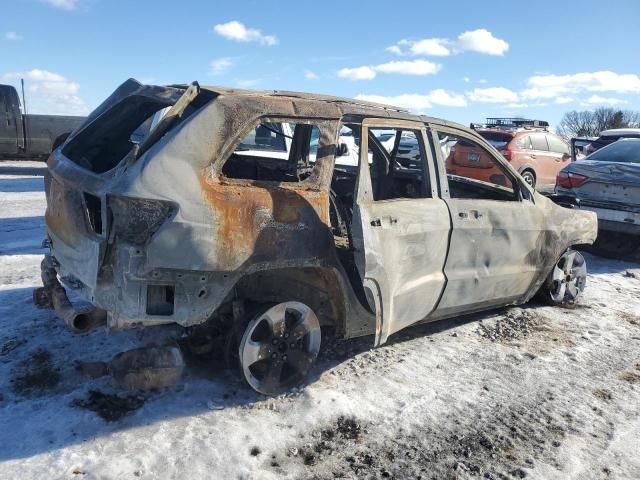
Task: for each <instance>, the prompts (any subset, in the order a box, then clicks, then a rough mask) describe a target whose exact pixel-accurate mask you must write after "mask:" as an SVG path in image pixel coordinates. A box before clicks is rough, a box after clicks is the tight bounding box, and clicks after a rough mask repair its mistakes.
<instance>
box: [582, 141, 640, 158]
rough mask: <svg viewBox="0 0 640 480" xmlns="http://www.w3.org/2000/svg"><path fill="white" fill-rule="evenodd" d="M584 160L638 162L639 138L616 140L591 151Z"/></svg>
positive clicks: (639, 156) (639, 151)
mask: <svg viewBox="0 0 640 480" xmlns="http://www.w3.org/2000/svg"><path fill="white" fill-rule="evenodd" d="M585 160H594V161H598V162H616V163H640V139H635V138H634V139H626V140H618V141H617V142H614V143H611V144H609V145H607V146H606V147H602V148H601V149H600V150H597V151H596V152H594V153H592V154H591V155H589V156H588V157H586V158H585Z"/></svg>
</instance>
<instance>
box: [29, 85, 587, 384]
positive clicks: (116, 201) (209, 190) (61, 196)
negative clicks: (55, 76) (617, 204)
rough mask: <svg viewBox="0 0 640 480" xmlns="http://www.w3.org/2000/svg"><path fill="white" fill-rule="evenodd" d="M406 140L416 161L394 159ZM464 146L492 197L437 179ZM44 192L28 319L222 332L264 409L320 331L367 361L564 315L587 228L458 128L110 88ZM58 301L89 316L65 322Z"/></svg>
mask: <svg viewBox="0 0 640 480" xmlns="http://www.w3.org/2000/svg"><path fill="white" fill-rule="evenodd" d="M160 111H163V114H162V115H161V116H158V115H156V113H157V112H160ZM145 122H147V123H146V125H147V126H150V128H147V130H146V133H145V134H144V135H143V136H142V137H136V139H135V141H132V137H131V134H132V132H134V131H139V127H140V125H143V124H145ZM283 124H287V125H288V126H289V128H287V132H289V134H286V133H285V131H284V129H282V128H280V126H281V125H283ZM376 132H378V135H379V136H380V135H381V134H380V133H379V132H385V134H388V133H391V134H392V135H393V136H394V138H395V140H394V141H393V145H392V146H391V147H390V148H385V146H384V145H382V143H381V140H380V139H379V138H378V136H376ZM341 137H343V138H346V137H349V138H351V139H352V140H353V141H352V142H351V143H350V147H349V148H350V149H352V150H353V149H355V150H356V152H357V155H356V157H355V158H356V159H359V161H358V164H357V165H356V168H352V167H351V166H349V165H340V162H338V161H336V157H338V156H339V155H343V154H345V148H344V147H343V145H342V144H341V142H340V140H339V139H340V138H341ZM408 139H410V140H411V141H415V142H416V145H417V150H416V152H417V153H416V155H414V156H413V158H412V162H410V163H406V162H399V161H398V160H397V159H398V155H399V149H400V148H399V146H400V145H401V142H407V141H408ZM462 144H464V145H469V144H471V145H475V146H476V147H477V148H478V149H481V150H482V151H483V152H484V154H486V158H487V159H488V160H489V161H491V162H493V164H494V165H495V167H496V169H498V170H499V171H500V172H501V175H502V177H503V178H502V179H501V180H500V182H499V183H494V182H492V181H491V180H490V179H488V180H486V181H481V180H477V179H475V178H471V177H463V176H455V175H447V173H446V171H445V161H446V159H447V157H448V153H449V151H450V150H451V149H455V148H457V147H458V146H459V145H462ZM283 152H286V154H283ZM45 186H46V198H47V211H46V217H45V218H46V226H47V233H48V239H47V244H48V245H49V247H50V254H48V255H47V256H46V257H45V259H44V261H43V264H42V268H43V281H44V287H43V288H42V289H40V290H38V291H37V292H36V295H35V297H36V301H37V302H38V303H39V304H40V305H47V306H51V307H53V308H55V310H56V311H57V313H58V314H59V315H60V316H62V317H63V318H64V319H65V321H66V322H67V324H68V325H69V326H70V327H71V328H72V329H74V330H76V331H78V332H83V331H87V330H88V329H90V328H92V327H94V326H96V325H99V324H101V323H103V322H106V325H107V327H108V328H109V329H126V328H140V327H150V326H154V325H161V324H169V323H175V324H178V325H180V326H182V327H184V328H185V332H186V333H189V334H191V335H197V334H199V332H200V333H202V332H205V331H207V332H209V334H212V333H211V332H218V333H220V334H222V333H221V332H239V333H238V335H237V343H236V348H234V351H235V352H237V356H238V360H239V363H240V365H241V369H242V372H243V374H244V377H245V379H246V380H247V382H248V383H249V385H250V386H251V387H253V388H254V389H255V390H257V391H259V392H262V393H265V394H275V393H278V392H281V391H284V390H286V389H288V388H290V387H291V386H292V385H295V384H296V383H298V382H300V381H301V380H303V379H304V378H305V376H306V374H307V372H308V371H309V368H310V366H311V365H312V363H313V362H314V360H315V358H316V355H317V353H318V349H319V347H320V341H321V332H332V333H334V334H335V335H337V336H338V337H341V338H349V337H356V336H363V335H372V336H373V343H374V345H380V344H382V343H384V342H386V340H387V339H388V337H389V336H390V335H391V334H393V333H395V332H397V331H399V330H400V329H403V328H405V327H408V326H410V325H414V324H416V323H420V322H429V321H434V320H439V319H444V318H447V317H453V316H457V315H461V314H465V313H469V312H476V311H480V310H486V309H489V308H494V307H498V306H503V305H509V304H517V303H523V302H526V301H528V300H529V299H530V298H531V297H532V296H533V295H534V294H536V293H537V292H539V291H540V292H541V294H542V295H544V296H545V297H546V298H547V299H548V300H549V301H551V302H553V303H556V304H565V303H573V302H575V301H576V298H577V297H578V296H579V294H580V292H581V291H582V289H583V288H584V286H585V281H586V265H585V261H584V258H583V257H582V256H581V255H580V253H578V252H575V251H573V250H571V249H570V247H571V246H572V245H575V244H585V243H591V242H593V240H594V238H595V235H596V216H595V215H594V214H593V213H591V212H581V211H573V210H570V209H565V208H562V207H560V206H558V205H555V204H554V203H552V202H551V201H550V200H548V199H546V198H545V197H543V196H541V195H539V194H537V193H536V192H534V191H533V190H532V189H531V187H530V186H529V185H527V184H526V182H525V181H524V180H523V179H522V178H521V177H520V176H519V175H518V174H517V173H516V172H515V171H514V170H513V168H512V167H511V166H510V165H509V163H508V162H506V161H505V160H504V158H503V157H502V156H501V155H500V154H499V153H498V152H497V151H496V150H495V149H494V148H493V147H492V146H491V145H490V144H488V143H487V142H486V141H485V140H484V139H483V138H482V137H480V136H479V135H478V134H476V133H475V132H473V131H472V130H470V129H467V128H465V127H462V126H460V125H457V124H454V123H450V122H447V121H444V120H438V119H434V118H430V117H424V116H415V115H411V114H409V113H406V112H404V111H402V110H399V109H395V108H392V107H387V106H381V105H376V104H371V103H365V102H359V101H355V100H349V99H344V98H336V97H330V96H321V95H313V94H302V93H293V92H283V91H271V92H254V91H243V90H234V89H223V88H218V87H211V88H209V87H200V86H199V85H198V84H197V83H194V84H192V85H189V86H168V87H161V86H146V85H141V84H140V83H138V82H136V81H135V80H128V81H127V82H125V83H124V84H122V85H121V86H120V87H119V88H118V89H117V90H116V91H115V92H114V93H113V94H112V95H111V96H110V97H109V98H108V99H107V100H106V101H105V102H104V103H102V104H101V105H100V106H99V107H98V108H97V109H96V110H95V111H94V112H93V113H92V114H91V115H90V116H89V117H88V119H87V121H86V122H85V123H84V124H83V125H82V126H81V127H80V128H79V129H77V130H76V131H75V132H74V133H73V134H72V135H71V136H70V137H69V138H68V140H67V141H66V142H65V143H64V145H62V146H61V147H60V148H58V149H57V150H56V151H55V152H54V153H53V154H52V155H51V157H50V158H49V160H48V175H47V177H46V182H45ZM65 287H66V290H65ZM69 289H71V290H73V291H75V294H78V295H79V296H81V297H83V298H85V299H87V300H88V301H89V302H90V303H91V304H92V305H93V306H94V308H93V309H92V310H90V311H86V310H78V309H76V308H75V307H74V305H73V304H72V303H70V302H69V299H68V297H67V295H66V291H67V290H69ZM321 327H328V328H326V329H325V328H323V329H322V330H321Z"/></svg>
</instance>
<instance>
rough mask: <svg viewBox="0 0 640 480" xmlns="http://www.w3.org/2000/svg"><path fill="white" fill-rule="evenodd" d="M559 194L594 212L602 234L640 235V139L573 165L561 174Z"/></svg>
mask: <svg viewBox="0 0 640 480" xmlns="http://www.w3.org/2000/svg"><path fill="white" fill-rule="evenodd" d="M601 136H602V135H601ZM556 194H558V195H562V196H565V197H571V198H574V199H577V200H578V202H576V203H577V206H576V208H579V209H581V210H588V211H592V212H595V213H596V214H597V215H598V227H599V228H600V230H602V231H613V232H620V233H628V234H634V235H637V234H640V138H621V139H620V140H617V141H615V142H612V143H609V144H608V145H606V146H604V147H602V148H599V149H597V150H596V151H595V152H593V153H591V154H590V155H588V156H587V157H585V158H583V159H581V160H578V161H575V162H572V163H571V164H570V165H569V166H567V167H566V168H565V169H563V170H562V171H561V172H560V173H559V174H558V178H557V182H556Z"/></svg>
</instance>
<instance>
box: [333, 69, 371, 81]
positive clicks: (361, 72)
mask: <svg viewBox="0 0 640 480" xmlns="http://www.w3.org/2000/svg"><path fill="white" fill-rule="evenodd" d="M338 76H339V77H340V78H347V79H349V80H372V79H374V78H376V72H375V70H374V69H373V68H371V67H355V68H341V69H340V70H338Z"/></svg>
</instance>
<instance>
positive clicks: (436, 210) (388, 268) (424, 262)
mask: <svg viewBox="0 0 640 480" xmlns="http://www.w3.org/2000/svg"><path fill="white" fill-rule="evenodd" d="M359 125H360V126H361V128H362V131H361V141H360V162H359V166H358V179H357V182H356V195H355V202H354V214H353V221H352V237H353V242H354V248H355V252H354V256H355V263H356V266H357V267H358V271H359V273H360V277H361V280H362V283H363V286H364V288H365V291H366V292H367V293H368V297H369V300H370V303H371V307H372V308H375V309H376V337H375V345H376V346H377V345H380V344H382V343H384V342H386V341H387V338H388V337H389V335H391V334H393V333H395V332H397V331H399V330H400V329H402V328H405V327H407V326H409V325H412V324H415V323H417V322H420V321H422V320H424V319H425V318H427V317H428V316H429V315H430V314H431V313H432V312H433V311H434V310H435V308H436V307H437V305H438V302H439V301H440V297H441V295H442V293H443V292H444V288H445V285H446V278H445V276H444V264H445V261H446V257H447V252H448V249H449V236H450V233H451V218H450V216H449V211H448V208H447V206H446V204H445V202H444V201H443V200H442V198H440V196H439V193H438V185H439V182H437V181H436V179H437V178H438V173H437V172H436V169H435V168H434V166H435V163H434V159H433V152H432V149H431V148H430V145H431V144H430V141H429V138H428V135H427V129H426V126H425V124H424V122H420V121H409V120H396V119H383V118H365V119H363V121H362V122H361V123H360V122H359ZM377 128H394V129H403V130H412V131H415V132H416V135H418V134H419V135H420V139H421V140H420V139H418V141H419V143H420V144H421V145H420V148H421V149H422V152H421V153H422V156H423V159H424V161H423V167H422V171H423V175H424V177H423V181H425V180H426V179H428V180H429V191H428V192H427V193H428V194H429V196H428V197H425V198H395V199H387V200H374V199H373V198H374V197H373V189H372V185H371V176H370V172H369V159H368V144H369V138H368V132H369V131H370V130H373V129H377Z"/></svg>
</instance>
